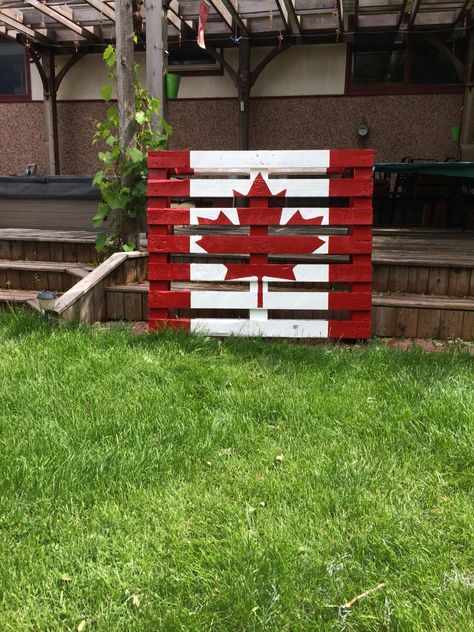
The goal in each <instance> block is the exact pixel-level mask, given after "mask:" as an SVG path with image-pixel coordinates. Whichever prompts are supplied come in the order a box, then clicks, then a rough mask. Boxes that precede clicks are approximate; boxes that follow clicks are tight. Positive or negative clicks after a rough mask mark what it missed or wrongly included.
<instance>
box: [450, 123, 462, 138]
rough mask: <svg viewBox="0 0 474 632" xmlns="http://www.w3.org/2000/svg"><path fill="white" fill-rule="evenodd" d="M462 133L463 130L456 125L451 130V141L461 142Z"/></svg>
mask: <svg viewBox="0 0 474 632" xmlns="http://www.w3.org/2000/svg"><path fill="white" fill-rule="evenodd" d="M460 132H461V128H460V127H459V125H455V126H454V127H452V128H451V139H452V140H454V141H455V142H457V141H458V140H459V134H460Z"/></svg>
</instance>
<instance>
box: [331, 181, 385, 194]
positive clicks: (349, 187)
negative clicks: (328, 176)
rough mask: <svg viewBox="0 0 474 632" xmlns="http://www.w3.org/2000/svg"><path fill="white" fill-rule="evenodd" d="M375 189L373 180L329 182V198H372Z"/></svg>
mask: <svg viewBox="0 0 474 632" xmlns="http://www.w3.org/2000/svg"><path fill="white" fill-rule="evenodd" d="M373 188H374V182H373V180H372V179H370V180H366V179H356V178H354V179H351V178H340V179H334V180H330V181H329V197H370V196H371V195H372V192H373Z"/></svg>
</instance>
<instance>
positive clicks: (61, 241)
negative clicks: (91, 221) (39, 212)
mask: <svg viewBox="0 0 474 632" xmlns="http://www.w3.org/2000/svg"><path fill="white" fill-rule="evenodd" d="M96 258H97V253H96V250H95V235H94V234H93V233H84V232H82V231H69V232H64V233H62V232H61V231H46V230H23V229H13V228H3V229H0V259H14V260H25V261H55V262H60V261H67V262H71V263H76V264H77V263H91V262H93V261H95V260H96Z"/></svg>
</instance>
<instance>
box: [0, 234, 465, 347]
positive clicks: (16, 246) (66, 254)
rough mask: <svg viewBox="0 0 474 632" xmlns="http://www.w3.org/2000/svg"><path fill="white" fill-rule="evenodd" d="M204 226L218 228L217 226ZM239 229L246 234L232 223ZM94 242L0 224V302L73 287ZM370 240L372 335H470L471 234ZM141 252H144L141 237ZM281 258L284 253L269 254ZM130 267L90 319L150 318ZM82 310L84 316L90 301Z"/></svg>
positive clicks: (138, 276) (116, 274)
mask: <svg viewBox="0 0 474 632" xmlns="http://www.w3.org/2000/svg"><path fill="white" fill-rule="evenodd" d="M203 229H204V230H203V232H211V231H212V232H216V229H215V228H214V227H211V228H210V227H203ZM326 231H327V229H326ZM182 232H184V231H182ZM237 232H240V233H241V232H243V231H242V229H239V228H237ZM318 232H319V229H318ZM323 232H324V229H321V233H323ZM94 240H95V233H94V232H93V231H49V230H24V229H0V303H3V304H11V303H21V302H24V303H25V304H27V305H30V306H31V307H34V305H33V302H32V298H33V297H34V296H35V295H36V292H37V291H39V290H41V289H46V288H48V289H52V290H54V291H57V292H58V293H59V294H61V293H63V292H66V291H68V290H70V289H71V288H72V287H75V284H77V283H78V281H80V279H81V278H84V277H86V278H87V275H88V274H89V272H90V271H91V270H92V267H91V263H90V262H92V261H93V259H94V258H95V250H94ZM373 243H374V254H373V263H374V279H373V289H374V298H373V306H374V309H373V320H374V333H375V335H377V336H383V337H424V338H435V339H436V338H441V339H444V338H464V339H465V340H474V232H473V231H471V232H461V231H459V230H429V229H419V228H418V229H407V228H404V229H390V228H388V229H374V237H373ZM142 249H143V250H144V251H145V250H146V237H145V235H142ZM195 257H196V259H194V260H197V261H199V260H204V261H208V260H210V259H212V260H216V258H217V259H218V260H220V261H222V260H223V259H226V260H227V259H228V258H227V257H226V256H225V255H224V256H223V255H207V254H206V253H203V254H202V255H195ZM234 257H235V255H234ZM237 257H238V258H239V256H237ZM305 257H307V255H306V256H304V255H303V256H302V259H303V260H304V259H305ZM335 257H336V256H335ZM337 257H339V258H341V256H337ZM342 257H343V258H346V257H347V256H344V255H343V256H342ZM240 258H241V257H240ZM279 258H282V259H284V258H285V257H284V256H282V255H280V256H275V257H274V259H276V260H278V259H279ZM132 263H133V262H132ZM134 266H135V267H136V266H137V264H136V263H135V264H133V265H132V264H131V263H130V262H128V263H127V264H124V265H123V266H119V267H117V269H116V270H114V271H113V272H111V273H110V274H109V275H108V276H107V279H106V280H104V281H102V282H101V292H98V291H97V289H96V291H95V294H97V296H96V297H95V298H94V301H95V302H94V305H96V303H97V305H96V308H97V309H96V308H94V310H95V311H94V314H93V319H97V318H98V317H99V316H100V318H99V320H129V321H143V320H146V319H147V312H148V284H147V283H146V282H144V279H145V278H146V255H145V253H144V254H143V255H142V264H140V271H138V268H137V272H134V269H135V268H134ZM89 278H90V277H89ZM176 286H180V287H181V286H182V287H185V286H186V283H180V284H176ZM226 289H229V288H226ZM274 289H275V291H278V289H279V288H278V287H275V288H274ZM304 289H309V290H311V288H304V287H302V288H301V290H304ZM321 289H323V288H321ZM99 295H100V296H99ZM100 297H102V298H100ZM99 299H100V300H99ZM30 303H31V304H30ZM89 303H90V301H89ZM91 304H92V303H91ZM86 307H87V309H86V308H84V310H82V311H81V312H80V317H81V318H82V316H83V314H85V313H86V312H87V310H88V309H89V307H90V305H89V306H87V305H86ZM89 311H90V309H89ZM78 313H79V312H78ZM91 318H92V317H91ZM91 322H93V320H92V321H91Z"/></svg>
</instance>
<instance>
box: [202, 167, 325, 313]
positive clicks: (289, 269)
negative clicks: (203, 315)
mask: <svg viewBox="0 0 474 632" xmlns="http://www.w3.org/2000/svg"><path fill="white" fill-rule="evenodd" d="M233 194H234V197H250V198H252V197H260V198H270V197H285V195H286V189H283V190H282V191H280V192H279V193H272V191H271V190H270V187H269V186H268V183H267V181H266V180H265V179H264V178H263V176H262V174H261V173H259V174H258V175H257V177H256V178H255V179H254V181H253V182H252V184H251V186H250V189H249V191H248V193H246V194H245V193H240V192H239V191H235V190H233ZM264 208H265V207H258V209H255V210H256V211H258V210H263V209H264ZM242 210H244V211H247V209H242ZM265 212H266V214H267V215H268V216H269V221H268V225H277V226H278V225H279V224H280V222H281V216H282V209H281V208H274V209H273V208H272V209H268V207H267V208H265ZM237 213H238V215H239V223H242V219H243V218H242V214H241V212H240V209H237ZM317 219H318V220H319V221H318V222H317V224H321V223H322V220H323V218H322V216H321V217H319V218H317ZM198 221H199V224H203V225H204V224H205V225H212V224H215V225H216V224H220V225H222V224H226V225H231V224H232V221H231V220H230V219H229V218H228V217H227V215H225V214H224V213H222V211H221V212H220V213H219V215H218V217H217V218H216V219H209V218H199V220H198ZM309 221H311V223H312V224H314V220H305V219H304V218H303V216H302V215H301V211H300V210H298V211H297V212H296V213H295V214H294V215H293V216H292V217H291V218H290V219H289V221H288V222H287V224H288V225H297V224H306V223H309ZM214 240H215V237H211V236H209V237H206V236H203V237H202V238H201V239H200V240H199V241H198V242H196V243H197V244H199V246H200V247H201V248H202V249H203V250H205V251H206V252H209V253H212V252H213V250H214V249H213V248H212V246H211V244H212V241H214ZM307 242H308V249H307V253H308V254H309V253H312V252H314V251H315V250H317V248H319V247H320V246H322V245H323V244H324V243H325V242H324V241H323V240H322V239H319V237H317V236H314V238H312V239H311V240H308V239H307ZM224 265H225V266H226V268H227V274H226V276H225V280H226V281H229V280H237V279H243V278H247V277H256V279H257V282H258V294H257V307H263V279H264V277H268V276H270V277H273V278H279V279H282V280H288V281H294V280H296V279H295V274H294V268H295V266H296V264H293V265H291V264H290V265H285V267H284V269H281V268H280V271H279V272H278V273H277V272H275V271H274V270H268V269H267V268H266V266H265V265H262V266H259V268H260V272H258V273H255V271H254V270H253V269H252V268H253V266H252V268H250V269H248V270H246V266H243V265H242V264H224Z"/></svg>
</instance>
